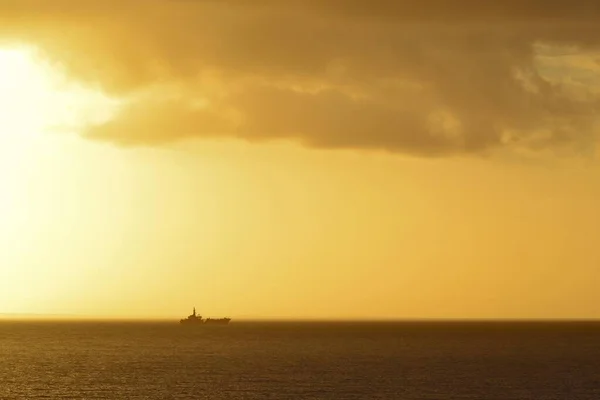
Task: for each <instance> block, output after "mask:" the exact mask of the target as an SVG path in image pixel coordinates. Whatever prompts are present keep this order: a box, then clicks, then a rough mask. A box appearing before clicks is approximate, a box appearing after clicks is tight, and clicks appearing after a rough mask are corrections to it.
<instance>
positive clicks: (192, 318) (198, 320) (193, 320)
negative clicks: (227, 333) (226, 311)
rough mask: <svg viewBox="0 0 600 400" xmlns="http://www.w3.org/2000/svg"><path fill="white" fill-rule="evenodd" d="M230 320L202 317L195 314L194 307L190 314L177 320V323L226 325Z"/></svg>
mask: <svg viewBox="0 0 600 400" xmlns="http://www.w3.org/2000/svg"><path fill="white" fill-rule="evenodd" d="M229 321H231V318H206V319H204V318H202V316H201V315H197V314H196V307H194V311H193V312H192V314H190V315H188V316H187V318H184V319H181V320H179V323H181V324H185V325H207V324H209V325H227V324H228V323H229Z"/></svg>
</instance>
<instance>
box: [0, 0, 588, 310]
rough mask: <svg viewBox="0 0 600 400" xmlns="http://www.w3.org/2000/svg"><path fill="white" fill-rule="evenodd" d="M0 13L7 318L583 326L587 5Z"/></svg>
mask: <svg viewBox="0 0 600 400" xmlns="http://www.w3.org/2000/svg"><path fill="white" fill-rule="evenodd" d="M596 3H597V2H593V1H585V0H572V1H569V2H565V1H554V0H544V1H540V0H521V1H513V0H507V1H503V2H495V3H494V4H491V2H481V1H475V0H463V1H461V2H460V3H459V5H457V4H456V3H452V4H450V3H449V2H447V1H442V0H420V1H416V0H394V1H392V0H370V1H368V2H367V1H359V0H343V1H342V0H329V1H327V2H322V1H316V0H288V1H285V2H283V1H277V0H255V1H252V2H248V1H245V0H244V1H242V0H220V1H216V0H145V1H144V4H143V5H141V4H140V2H139V1H137V0H118V1H117V0H103V1H71V0H53V1H44V0H18V1H11V0H4V1H0V314H2V313H5V314H15V313H16V314H29V313H35V314H52V315H56V314H60V315H77V316H89V317H98V318H173V319H177V318H180V317H183V316H185V315H187V314H189V312H190V311H191V307H192V306H196V307H197V309H198V311H199V312H200V313H201V314H202V315H206V316H213V317H219V316H230V317H233V318H286V319H287V318H292V319H293V318H301V319H305V318H318V319H321V318H334V319H356V318H359V319H362V318H369V319H403V318H410V319H414V318H460V319H463V318H486V319H487V318H511V319H512V318H600V290H598V289H599V287H598V283H597V282H599V280H598V278H599V277H600V272H598V266H599V265H600V249H599V248H598V246H597V237H598V234H599V233H600V228H599V223H600V211H598V206H597V204H598V200H599V199H600V162H599V160H598V158H599V156H600V140H599V135H598V134H599V133H600V130H599V127H600V119H599V117H598V110H600V107H599V106H600V24H599V23H598V22H600V6H598V5H597V4H596Z"/></svg>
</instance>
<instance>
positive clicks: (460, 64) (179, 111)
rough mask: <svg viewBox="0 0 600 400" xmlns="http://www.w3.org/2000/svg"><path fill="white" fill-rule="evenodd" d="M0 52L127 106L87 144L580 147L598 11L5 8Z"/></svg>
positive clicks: (92, 132)
mask: <svg viewBox="0 0 600 400" xmlns="http://www.w3.org/2000/svg"><path fill="white" fill-rule="evenodd" d="M0 40H6V41H22V42H28V43H32V44H35V45H37V46H39V47H40V48H41V49H42V50H43V51H44V52H45V54H46V55H47V56H48V57H50V58H52V59H53V60H55V61H57V62H60V63H61V64H63V65H64V66H65V68H67V70H68V72H69V73H70V74H71V76H73V77H74V78H76V79H80V80H82V81H86V82H87V83H90V84H95V85H100V86H101V87H102V88H103V89H104V90H105V91H106V92H108V93H110V94H112V95H114V96H118V97H120V98H123V99H126V100H127V102H126V104H127V105H126V106H125V107H124V108H123V109H122V110H121V112H120V113H119V114H118V115H117V116H116V118H115V119H113V120H111V121H109V122H107V123H105V124H102V125H94V126H90V127H88V129H87V130H86V131H85V132H84V134H85V135H87V136H88V137H90V138H95V139H99V140H109V141H113V142H116V143H120V144H127V145H138V144H145V145H148V144H150V145H153V144H161V143H166V142H171V141H176V140H181V139H185V138H196V137H197V138H203V137H212V138H214V137H237V138H243V139H246V140H250V141H261V140H273V139H289V140H295V141H298V142H300V143H303V144H305V145H307V146H314V147H320V148H360V149H384V150H388V151H397V152H404V153H413V154H422V155H445V154H460V153H467V152H470V153H481V152H485V151H488V150H492V149H496V148H500V147H518V148H527V149H533V150H535V149H546V148H553V147H570V148H585V147H586V146H591V144H592V143H594V142H595V141H596V135H597V132H598V126H599V124H598V110H599V109H600V108H599V105H600V101H599V100H600V48H599V46H600V3H598V2H597V1H584V0H573V1H569V2H566V1H552V0H544V1H540V0H520V1H516V0H506V1H502V2H493V4H492V2H484V1H480V0H477V1H475V0H462V1H460V2H449V1H446V0H420V1H417V0H370V1H359V0H327V1H320V0H304V1H303V0H286V1H280V0H253V1H246V0H219V1H216V0H179V1H178V0H145V1H143V2H141V1H138V0H114V1H113V0H103V1H72V0H53V1H47V0H14V1H10V0H6V1H4V2H2V3H0Z"/></svg>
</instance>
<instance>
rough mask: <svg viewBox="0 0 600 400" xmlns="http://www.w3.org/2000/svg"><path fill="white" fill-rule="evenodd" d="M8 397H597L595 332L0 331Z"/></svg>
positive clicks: (133, 326) (586, 326)
mask: <svg viewBox="0 0 600 400" xmlns="http://www.w3.org/2000/svg"><path fill="white" fill-rule="evenodd" d="M0 398H1V399H40V398H47V399H194V398H195V399H399V400H403V399H406V400H412V399H436V400H453V399H478V400H479V399H481V400H484V399H485V400H487V399H490V400H495V399H497V400H512V399H515V400H516V399H519V400H521V399H532V400H533V399H535V400H546V399H557V400H568V399H577V400H586V399H593V400H598V399H600V324H597V323H595V324H594V323H562V324H561V323H537V324H531V323H518V324H517V323H258V322H253V323H250V322H235V321H234V322H232V323H231V325H229V326H223V327H210V328H207V327H200V328H192V327H184V326H179V325H178V324H176V323H172V324H171V323H115V322H113V323H91V322H85V323H82V322H79V323H74V322H69V323H67V322H8V321H5V322H0Z"/></svg>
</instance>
